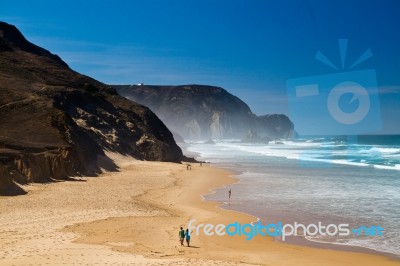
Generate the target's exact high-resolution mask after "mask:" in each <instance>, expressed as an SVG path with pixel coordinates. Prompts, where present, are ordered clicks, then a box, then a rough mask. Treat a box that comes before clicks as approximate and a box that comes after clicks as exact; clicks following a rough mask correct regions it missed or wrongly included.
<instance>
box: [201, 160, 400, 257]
mask: <svg viewBox="0 0 400 266" xmlns="http://www.w3.org/2000/svg"><path fill="white" fill-rule="evenodd" d="M213 167H215V166H213ZM216 168H221V169H224V170H226V171H228V172H232V171H231V169H229V168H225V167H219V166H216ZM237 172H239V174H240V171H237ZM231 176H232V177H233V178H234V179H236V180H237V182H234V183H232V184H239V183H240V178H239V177H237V173H232V175H231ZM223 187H225V186H223ZM219 189H220V188H214V189H213V190H212V191H213V193H216V191H217V190H219ZM207 195H210V193H206V194H204V195H201V196H202V198H203V199H204V201H209V202H216V203H218V206H217V207H218V208H221V209H222V210H225V211H233V212H237V213H240V214H244V215H249V216H252V217H254V218H256V219H257V221H258V220H261V218H260V217H257V216H255V215H252V214H250V213H247V212H245V211H241V210H238V209H231V210H228V209H225V208H224V207H223V206H226V205H228V203H227V202H219V201H215V200H207V199H206V198H205V196H207ZM276 241H277V242H280V243H283V244H285V243H286V244H291V245H297V246H304V247H310V248H322V249H328V250H337V251H345V252H346V251H349V252H356V253H363V254H372V255H379V256H384V257H387V258H390V259H393V260H398V261H400V255H396V254H393V253H390V252H384V251H379V250H375V249H373V248H368V247H363V246H355V245H350V244H342V243H335V242H324V241H317V240H310V239H307V238H306V237H305V236H296V237H294V236H290V238H288V240H286V241H285V242H283V241H280V240H278V239H276Z"/></svg>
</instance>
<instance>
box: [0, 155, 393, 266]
mask: <svg viewBox="0 0 400 266" xmlns="http://www.w3.org/2000/svg"><path fill="white" fill-rule="evenodd" d="M109 156H110V157H111V158H112V159H113V160H114V162H115V163H116V164H117V165H118V166H119V171H118V172H106V173H104V174H102V175H100V176H99V177H84V178H83V177H79V178H75V180H74V181H66V182H58V183H51V184H30V185H26V186H24V187H23V188H24V189H25V190H26V191H28V194H27V195H24V196H16V197H0V213H1V216H0V224H1V229H0V232H1V233H0V246H1V247H2V248H1V250H0V265H234V264H240V265H247V264H251V265H400V261H398V260H392V259H390V258H387V257H384V256H379V255H374V254H364V253H356V252H349V251H337V250H329V249H322V248H311V247H303V246H296V245H290V244H286V243H280V242H276V241H274V240H273V239H272V238H270V237H261V236H257V237H255V238H254V239H253V240H251V241H246V240H245V237H244V236H242V237H237V236H236V237H229V236H222V237H221V236H211V237H209V236H204V235H200V236H196V235H195V234H192V241H191V244H192V247H181V246H180V244H179V241H178V231H179V227H180V226H183V227H184V228H186V227H187V224H188V221H189V220H191V219H195V220H196V224H198V223H212V224H219V223H225V224H228V223H232V222H235V221H238V222H240V223H249V222H251V221H254V220H255V217H251V216H249V215H245V214H242V213H237V212H233V211H227V210H222V209H220V208H218V203H216V202H206V201H204V200H203V199H202V196H201V195H203V194H206V193H209V192H210V191H211V190H212V189H213V188H216V187H221V186H224V185H228V186H229V184H232V183H234V182H236V179H234V178H232V177H231V174H230V173H229V172H227V171H225V170H222V169H218V168H215V167H211V166H210V165H208V164H203V166H200V165H199V164H192V170H191V171H188V170H186V166H185V165H184V164H173V163H159V162H143V161H137V160H134V159H132V158H129V157H123V156H120V155H115V154H109Z"/></svg>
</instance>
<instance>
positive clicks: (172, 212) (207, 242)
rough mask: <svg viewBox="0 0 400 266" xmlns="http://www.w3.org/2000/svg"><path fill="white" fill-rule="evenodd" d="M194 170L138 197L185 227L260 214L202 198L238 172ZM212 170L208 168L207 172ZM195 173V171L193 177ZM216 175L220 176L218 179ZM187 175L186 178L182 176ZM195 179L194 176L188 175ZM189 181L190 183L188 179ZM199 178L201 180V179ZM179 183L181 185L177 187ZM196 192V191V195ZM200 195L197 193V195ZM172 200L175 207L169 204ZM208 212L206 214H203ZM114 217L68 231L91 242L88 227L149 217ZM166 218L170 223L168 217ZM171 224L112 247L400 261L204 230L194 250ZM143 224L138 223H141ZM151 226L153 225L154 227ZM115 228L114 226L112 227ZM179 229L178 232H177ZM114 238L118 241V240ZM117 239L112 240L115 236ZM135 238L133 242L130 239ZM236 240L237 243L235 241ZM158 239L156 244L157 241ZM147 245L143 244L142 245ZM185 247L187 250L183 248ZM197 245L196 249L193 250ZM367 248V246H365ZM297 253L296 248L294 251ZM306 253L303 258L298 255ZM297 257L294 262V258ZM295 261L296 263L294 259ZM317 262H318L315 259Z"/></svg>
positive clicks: (264, 260)
mask: <svg viewBox="0 0 400 266" xmlns="http://www.w3.org/2000/svg"><path fill="white" fill-rule="evenodd" d="M193 166H194V167H193V169H194V170H193V171H186V170H180V173H181V174H183V176H179V175H178V174H177V173H176V172H172V175H174V176H175V178H176V180H175V181H174V184H175V185H174V186H169V187H165V188H162V189H155V190H149V191H148V192H147V193H145V194H144V195H141V196H139V198H138V199H137V200H139V201H140V202H147V203H148V204H154V205H153V206H157V207H158V208H160V209H162V210H164V211H165V212H166V213H167V215H166V216H165V217H164V218H166V217H170V218H171V219H170V220H171V221H177V222H178V221H180V220H186V223H181V225H182V226H183V227H184V228H186V225H187V222H188V221H189V220H190V219H192V218H194V219H196V222H195V224H198V223H200V222H202V223H212V224H218V223H225V224H227V223H231V222H233V221H239V222H240V223H242V224H244V223H249V222H252V221H255V220H257V217H255V216H252V215H249V214H247V213H244V212H238V211H235V210H225V209H223V208H221V207H220V204H221V203H220V202H215V201H208V200H206V199H205V198H204V196H205V195H207V194H209V193H213V191H215V190H216V189H218V188H223V187H229V186H230V185H232V184H234V183H236V182H238V181H239V179H238V178H237V177H234V176H233V175H232V173H230V172H228V171H226V170H225V169H221V168H216V167H214V166H210V165H207V164H206V165H203V167H200V166H198V165H197V164H195V165H193ZM205 170H210V171H205ZM200 171H202V172H203V174H204V172H207V173H206V174H207V175H209V174H210V173H211V174H212V175H214V180H212V182H210V180H211V179H212V177H211V178H210V177H206V176H204V175H202V173H199V172H200ZM194 172H196V176H191V174H193V173H194ZM200 178H201V179H206V180H203V182H204V181H206V182H205V183H203V184H202V185H203V187H198V186H195V187H196V189H195V190H196V192H195V191H190V192H189V193H184V192H182V191H181V190H182V189H183V190H185V189H187V185H189V187H190V186H193V185H194V184H195V185H200V184H199V179H200ZM216 178H217V180H216ZM182 179H186V180H182ZM188 179H191V180H188ZM185 182H187V183H185ZM200 183H201V182H200ZM177 186H178V188H177ZM176 193H179V194H180V196H181V197H180V198H181V199H182V200H183V202H180V201H179V200H177V199H176V197H174V196H173V197H172V203H171V198H169V196H170V195H175V194H176ZM197 193H198V194H197ZM196 194H197V195H196ZM161 195H162V197H163V200H162V201H161V202H160V196H161ZM168 203H169V204H170V205H171V204H172V206H173V208H169V207H168V206H167V205H168ZM188 209H189V210H191V211H193V212H192V213H197V215H193V214H191V212H190V211H189V212H188ZM202 212H204V213H202ZM111 220H112V221H110V220H108V221H98V223H97V224H95V223H96V222H95V223H89V224H86V225H84V227H82V224H80V225H78V226H73V227H69V228H68V230H70V231H72V232H75V233H78V234H79V235H80V236H81V237H80V238H79V239H78V243H91V244H93V240H94V239H95V238H96V237H93V234H95V232H94V231H93V230H91V231H90V234H88V231H87V230H89V228H91V227H92V226H95V227H96V228H103V229H104V227H103V226H105V228H107V229H108V230H110V229H111V227H110V225H111V224H113V227H114V226H117V227H118V226H121V227H120V228H125V226H126V225H127V224H131V223H134V224H135V225H136V224H137V223H136V222H134V220H139V221H145V220H146V219H145V220H142V219H141V218H139V217H130V218H126V219H118V218H115V219H113V218H111ZM158 220H163V218H161V219H159V217H158V218H157V217H153V218H150V219H147V222H148V221H152V222H156V221H158ZM164 220H165V221H164V222H167V221H166V219H164ZM171 221H170V223H169V224H168V222H167V226H164V227H163V228H160V231H161V230H165V231H166V232H167V234H165V236H168V237H169V239H167V241H166V242H165V243H164V245H155V246H151V245H149V244H150V243H151V241H148V239H141V238H140V237H134V238H129V241H132V242H133V243H134V244H133V245H131V246H129V247H113V248H112V249H113V250H116V251H120V252H126V253H133V254H140V255H144V256H145V257H149V258H164V257H171V258H192V259H207V260H209V259H211V260H217V261H227V262H236V263H250V264H261V265H264V264H265V265H266V264H270V265H280V264H282V259H279V260H276V258H275V257H276V256H278V257H280V258H284V260H287V263H283V264H284V265H312V264H315V263H316V262H319V263H318V264H319V265H322V264H324V265H346V264H351V263H352V264H353V265H354V264H357V263H360V265H377V264H380V265H400V261H398V260H393V258H391V257H388V256H386V255H387V254H376V253H374V254H372V253H370V252H362V253H361V252H360V250H356V249H357V248H355V249H354V250H345V251H340V250H337V249H330V248H325V247H321V246H322V245H321V246H318V247H307V246H303V245H295V244H291V243H283V242H279V241H276V240H274V239H273V238H271V237H260V236H256V237H254V239H253V240H252V241H246V240H245V239H244V238H238V239H237V241H236V239H235V241H232V239H231V238H230V237H228V236H222V237H216V236H212V237H206V236H204V235H200V236H196V235H193V234H192V242H193V243H196V244H193V245H195V247H197V248H194V249H189V248H186V247H179V246H177V245H176V244H175V243H174V242H175V241H176V242H178V240H177V238H176V240H174V239H175V237H171V236H173V235H174V232H177V230H178V228H179V226H178V225H177V224H174V223H171ZM139 224H140V222H139ZM139 227H140V226H139ZM151 229H152V230H153V228H151ZM114 230H115V229H114ZM140 230H145V227H144V228H140V229H139V231H140ZM176 234H177V233H176ZM117 235H118V233H116V235H114V237H116V238H115V239H119V240H121V238H120V237H117ZM115 239H114V240H115ZM114 240H113V241H114ZM132 242H131V243H132ZM232 242H234V243H232ZM138 243H140V245H141V246H142V247H141V248H135V246H138ZM153 244H154V243H153ZM165 245H167V246H168V245H173V246H172V247H171V246H169V247H166V246H165ZM143 246H144V247H145V248H143ZM182 249H183V250H182ZM271 249H272V250H273V252H272V255H271V254H269V252H268V250H271ZM193 250H195V251H193ZM363 250H364V251H365V250H366V249H363ZM293 253H298V254H296V255H294V254H293ZM299 258H302V259H299ZM292 260H293V261H292ZM290 261H292V262H290ZM316 265H317V264H316Z"/></svg>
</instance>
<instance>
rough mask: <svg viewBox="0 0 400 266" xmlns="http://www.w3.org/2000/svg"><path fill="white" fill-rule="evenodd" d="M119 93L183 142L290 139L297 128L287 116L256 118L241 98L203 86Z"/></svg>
mask: <svg viewBox="0 0 400 266" xmlns="http://www.w3.org/2000/svg"><path fill="white" fill-rule="evenodd" d="M113 87H114V88H116V90H117V91H118V93H119V94H120V95H122V96H125V97H126V98H128V99H130V100H132V101H136V102H138V103H141V104H143V105H145V106H148V107H149V108H150V109H151V110H153V111H154V112H155V113H156V114H157V116H159V117H160V119H161V120H162V121H163V122H164V123H165V124H166V125H167V126H168V128H170V129H171V130H172V131H173V132H176V133H177V134H179V135H180V136H182V137H183V138H184V139H203V140H207V139H224V138H240V139H242V138H244V137H245V136H246V134H247V133H248V132H249V131H252V132H257V135H258V136H260V137H262V138H268V139H276V138H288V137H290V136H292V134H293V132H294V129H293V128H294V126H293V124H292V122H291V121H290V120H289V118H288V117H287V116H285V115H279V114H274V115H265V116H256V115H255V114H253V113H252V112H251V110H250V108H249V106H248V105H247V104H246V103H244V102H243V101H242V100H240V99H239V98H238V97H236V96H234V95H232V94H230V93H228V92H227V91H226V90H224V89H222V88H220V87H213V86H204V85H183V86H151V85H131V86H130V85H120V86H118V85H115V86H113Z"/></svg>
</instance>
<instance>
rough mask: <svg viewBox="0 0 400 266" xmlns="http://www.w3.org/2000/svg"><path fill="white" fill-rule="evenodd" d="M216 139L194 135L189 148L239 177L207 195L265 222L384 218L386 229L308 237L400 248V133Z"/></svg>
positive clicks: (359, 222)
mask: <svg viewBox="0 0 400 266" xmlns="http://www.w3.org/2000/svg"><path fill="white" fill-rule="evenodd" d="M214 142H215V143H214V144H206V143H200V142H191V143H189V147H188V150H189V151H190V152H196V153H199V154H200V157H199V159H201V160H204V161H207V162H210V163H212V164H213V165H215V166H219V167H223V168H226V169H229V170H231V171H232V172H233V173H235V175H236V177H237V178H238V180H239V181H238V182H237V183H236V184H233V185H229V186H227V187H224V188H220V189H216V190H215V191H213V193H210V194H208V195H205V198H206V200H212V201H218V202H221V207H222V208H225V209H231V210H236V211H241V212H245V213H248V214H251V215H254V216H256V217H258V218H259V219H260V220H261V222H262V223H263V224H267V223H278V222H282V223H284V224H285V223H290V224H293V223H294V222H297V223H302V224H305V225H308V224H311V223H313V224H317V223H318V222H321V223H322V224H323V225H328V224H333V223H334V224H349V225H350V228H358V227H360V226H366V227H367V228H371V226H380V227H381V228H383V231H382V235H379V234H376V235H366V234H360V235H355V234H350V236H344V237H343V236H337V235H335V236H321V235H316V236H307V237H306V239H307V240H309V241H313V242H322V243H331V244H338V245H349V246H356V247H364V248H368V249H372V250H375V251H379V252H387V253H391V254H394V255H396V256H399V255H400V136H361V137H356V136H353V137H304V138H301V139H296V140H286V141H279V142H270V143H269V144H254V143H242V142H240V141H238V140H221V141H214ZM228 189H232V198H231V200H229V201H228ZM278 240H279V239H278ZM288 241H290V238H289V239H288Z"/></svg>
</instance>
